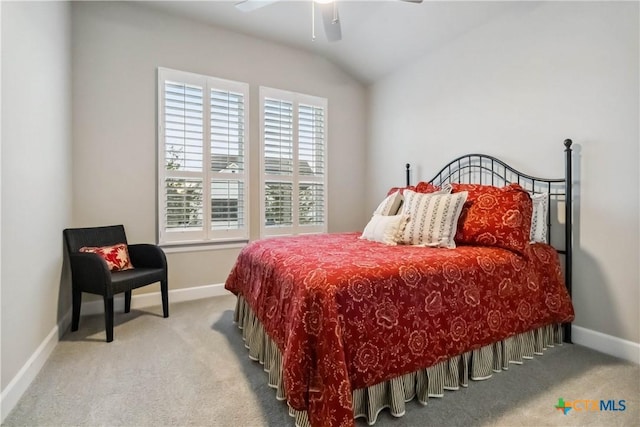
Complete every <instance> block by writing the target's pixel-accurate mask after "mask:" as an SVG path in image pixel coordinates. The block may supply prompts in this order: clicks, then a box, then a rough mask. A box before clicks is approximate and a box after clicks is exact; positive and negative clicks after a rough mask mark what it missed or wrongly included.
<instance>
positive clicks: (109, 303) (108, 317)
mask: <svg viewBox="0 0 640 427" xmlns="http://www.w3.org/2000/svg"><path fill="white" fill-rule="evenodd" d="M104 326H105V330H106V332H107V342H111V341H113V297H107V296H105V297H104Z"/></svg>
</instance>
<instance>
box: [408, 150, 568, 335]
mask: <svg viewBox="0 0 640 427" xmlns="http://www.w3.org/2000/svg"><path fill="white" fill-rule="evenodd" d="M572 143H573V142H572V141H571V140H570V139H565V141H564V146H565V149H564V152H565V176H564V178H540V177H535V176H532V175H528V174H526V173H522V172H520V171H518V170H516V169H515V168H513V167H511V166H509V165H508V164H506V163H505V162H503V161H502V160H500V159H497V158H495V157H493V156H488V155H486V154H466V155H464V156H460V157H458V158H457V159H454V160H452V161H451V162H449V164H448V165H446V166H445V167H443V168H442V169H441V170H440V172H438V173H437V174H436V175H435V176H434V177H433V178H432V179H431V180H430V181H428V182H430V183H431V184H434V185H442V184H446V183H454V182H456V183H464V184H486V185H495V186H504V185H508V184H511V183H517V184H519V185H520V186H522V188H524V189H525V190H527V191H529V192H531V193H533V194H540V193H546V194H547V205H548V206H549V209H548V210H547V219H546V221H547V243H551V225H552V220H551V219H552V217H551V213H552V211H554V212H556V213H558V212H559V211H561V209H560V206H561V205H562V204H564V218H565V224H564V248H559V249H557V250H558V252H559V253H562V254H564V255H565V285H566V287H567V290H568V291H569V295H571V285H572V280H573V237H572V236H573V234H572V220H573V216H572V203H571V201H572V200H573V198H572V192H571V185H572V182H573V181H572V175H571V174H572V172H571V151H572V150H571V144H572ZM410 167H411V166H410V165H409V163H407V165H406V177H407V186H409V185H411V174H410ZM554 206H555V210H554V209H552V207H554ZM564 338H565V341H567V342H571V325H570V324H567V325H565V328H564Z"/></svg>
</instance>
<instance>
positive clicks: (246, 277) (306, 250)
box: [225, 233, 574, 426]
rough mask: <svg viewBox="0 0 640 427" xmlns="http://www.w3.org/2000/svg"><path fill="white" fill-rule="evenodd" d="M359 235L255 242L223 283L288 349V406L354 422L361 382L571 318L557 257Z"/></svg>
mask: <svg viewBox="0 0 640 427" xmlns="http://www.w3.org/2000/svg"><path fill="white" fill-rule="evenodd" d="M358 236H359V233H349V234H323V235H308V236H299V237H288V238H278V239H266V240H261V241H257V242H253V243H251V244H249V245H248V246H246V247H245V248H244V249H243V250H242V252H241V254H240V256H239V257H238V260H237V262H236V265H235V266H234V268H233V270H232V272H231V274H230V275H229V278H228V279H227V282H226V284H225V287H226V289H228V290H230V291H231V292H233V293H235V294H240V295H242V296H243V297H244V298H245V299H246V300H247V302H248V303H249V305H250V306H251V307H252V309H253V311H254V312H255V314H256V315H257V317H258V318H259V319H260V321H261V322H262V324H263V325H264V328H265V330H266V332H267V333H268V334H269V336H270V337H271V338H272V339H273V340H274V341H275V343H276V344H277V345H278V347H279V349H280V351H281V352H282V355H283V377H284V386H285V391H286V394H287V400H288V402H289V404H290V405H291V406H292V407H293V408H295V409H298V410H307V411H308V413H309V419H310V421H311V423H312V425H314V426H325V425H327V426H328V425H331V426H338V425H353V424H354V420H353V411H352V390H353V389H358V388H363V387H367V386H370V385H373V384H376V383H379V382H381V381H385V380H387V379H390V378H393V377H397V376H399V375H402V374H405V373H409V372H413V371H416V370H418V369H420V368H426V367H428V366H431V365H434V364H436V363H438V362H439V361H441V360H445V359H448V358H450V357H452V356H455V355H458V354H461V353H463V352H466V351H468V350H471V349H474V348H478V347H482V346H484V345H487V344H490V343H493V342H496V341H499V340H502V339H505V338H507V337H509V336H512V335H515V334H518V333H522V332H525V331H528V330H531V329H534V328H538V327H541V326H543V325H547V324H551V323H559V322H570V321H572V320H573V317H574V314H573V307H572V305H571V301H570V299H569V296H568V294H567V291H566V289H565V287H564V282H563V279H562V273H561V270H560V265H559V262H558V256H557V253H556V252H555V250H554V249H553V248H551V247H550V246H548V245H544V244H533V245H531V246H530V248H528V249H527V250H526V256H522V255H518V254H515V253H513V252H510V251H508V250H505V249H500V248H489V247H476V246H460V247H458V248H456V249H438V248H424V247H408V246H385V245H383V244H380V243H375V242H371V241H367V240H361V239H358Z"/></svg>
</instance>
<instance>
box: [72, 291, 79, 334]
mask: <svg viewBox="0 0 640 427" xmlns="http://www.w3.org/2000/svg"><path fill="white" fill-rule="evenodd" d="M81 304H82V291H80V290H77V289H73V290H72V291H71V306H72V308H71V330H72V331H77V330H78V325H79V324H80V305H81Z"/></svg>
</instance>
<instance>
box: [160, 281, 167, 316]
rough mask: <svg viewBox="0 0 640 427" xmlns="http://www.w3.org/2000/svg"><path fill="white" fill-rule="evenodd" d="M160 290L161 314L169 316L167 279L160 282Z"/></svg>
mask: <svg viewBox="0 0 640 427" xmlns="http://www.w3.org/2000/svg"><path fill="white" fill-rule="evenodd" d="M160 292H161V293H162V314H163V316H164V317H169V283H168V281H167V280H162V281H161V282H160Z"/></svg>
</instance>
